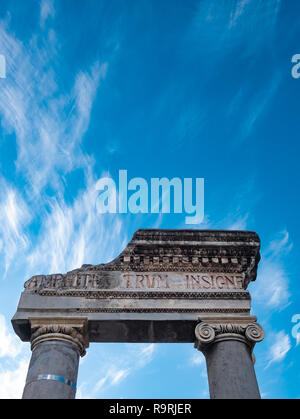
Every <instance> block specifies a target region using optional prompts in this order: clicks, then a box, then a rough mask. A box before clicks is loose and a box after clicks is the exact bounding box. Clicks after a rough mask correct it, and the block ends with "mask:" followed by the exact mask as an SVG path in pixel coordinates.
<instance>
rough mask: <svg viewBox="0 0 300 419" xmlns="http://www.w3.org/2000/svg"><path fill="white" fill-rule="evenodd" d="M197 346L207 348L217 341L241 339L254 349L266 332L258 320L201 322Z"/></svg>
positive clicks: (198, 325) (197, 332) (197, 331)
mask: <svg viewBox="0 0 300 419" xmlns="http://www.w3.org/2000/svg"><path fill="white" fill-rule="evenodd" d="M195 335H196V342H195V348H197V349H199V350H200V351H203V352H205V350H206V349H207V348H208V347H209V345H211V344H212V343H215V342H220V341H222V340H239V341H241V342H243V343H245V344H248V345H249V346H250V348H251V350H253V348H254V346H255V344H256V343H257V342H261V341H262V340H263V339H264V336H265V332H264V330H263V328H262V327H261V326H260V325H259V324H258V323H256V322H251V323H250V322H248V323H247V322H220V323H219V322H218V323H215V322H203V321H202V322H200V323H198V324H197V326H196V329H195Z"/></svg>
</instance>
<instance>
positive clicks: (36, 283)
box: [25, 272, 244, 291]
mask: <svg viewBox="0 0 300 419" xmlns="http://www.w3.org/2000/svg"><path fill="white" fill-rule="evenodd" d="M243 285H244V275H243V274H240V275H239V274H224V273H185V272H177V273H176V272H169V273H155V272H147V273H145V272H141V273H137V272H128V273H121V272H113V273H111V276H110V277H109V278H107V275H106V274H102V273H97V274H73V275H70V276H64V275H47V276H36V277H33V278H32V279H31V280H29V281H28V282H27V283H26V284H25V288H26V289H27V290H29V291H33V290H41V289H56V290H59V289H70V290H72V289H73V290H74V289H75V290H87V291H88V290H99V289H114V290H162V291H163V290H166V291H168V290H171V291H176V290H178V291H197V290H201V291H205V290H241V289H243Z"/></svg>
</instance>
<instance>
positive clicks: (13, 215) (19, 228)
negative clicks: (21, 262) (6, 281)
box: [0, 179, 31, 275]
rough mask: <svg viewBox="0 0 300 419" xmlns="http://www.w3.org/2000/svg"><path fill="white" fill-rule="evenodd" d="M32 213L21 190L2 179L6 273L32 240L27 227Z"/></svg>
mask: <svg viewBox="0 0 300 419" xmlns="http://www.w3.org/2000/svg"><path fill="white" fill-rule="evenodd" d="M30 221H31V214H30V210H29V208H28V205H27V204H26V202H25V200H24V199H23V197H22V195H21V194H20V192H19V191H18V190H17V189H16V188H15V187H13V186H11V185H9V184H8V183H7V182H5V180H4V179H0V256H1V253H2V255H3V260H4V267H5V275H6V273H7V271H8V269H9V267H10V264H11V263H12V261H13V260H15V259H16V257H17V254H20V253H22V254H24V252H25V251H26V249H27V248H28V246H29V243H30V240H29V238H28V235H27V234H26V227H27V226H28V224H29V222H30Z"/></svg>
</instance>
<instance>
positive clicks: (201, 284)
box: [121, 273, 243, 290]
mask: <svg viewBox="0 0 300 419" xmlns="http://www.w3.org/2000/svg"><path fill="white" fill-rule="evenodd" d="M121 287H122V288H125V289H148V290H151V289H155V290H170V289H173V290H176V289H179V290H223V289H224V290H231V289H243V276H242V275H232V274H227V275H225V274H194V273H193V274H190V273H186V274H171V275H170V274H151V273H150V274H148V273H147V274H145V273H140V274H136V273H131V274H123V277H122V285H121Z"/></svg>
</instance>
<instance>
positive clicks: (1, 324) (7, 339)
mask: <svg viewBox="0 0 300 419" xmlns="http://www.w3.org/2000/svg"><path fill="white" fill-rule="evenodd" d="M22 347H23V345H22V343H21V342H20V340H19V339H18V338H17V336H16V335H15V334H12V333H10V332H9V330H8V328H7V326H6V321H5V317H4V316H3V315H2V314H0V358H4V357H8V358H16V357H17V356H18V355H19V354H20V352H21V351H22Z"/></svg>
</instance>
